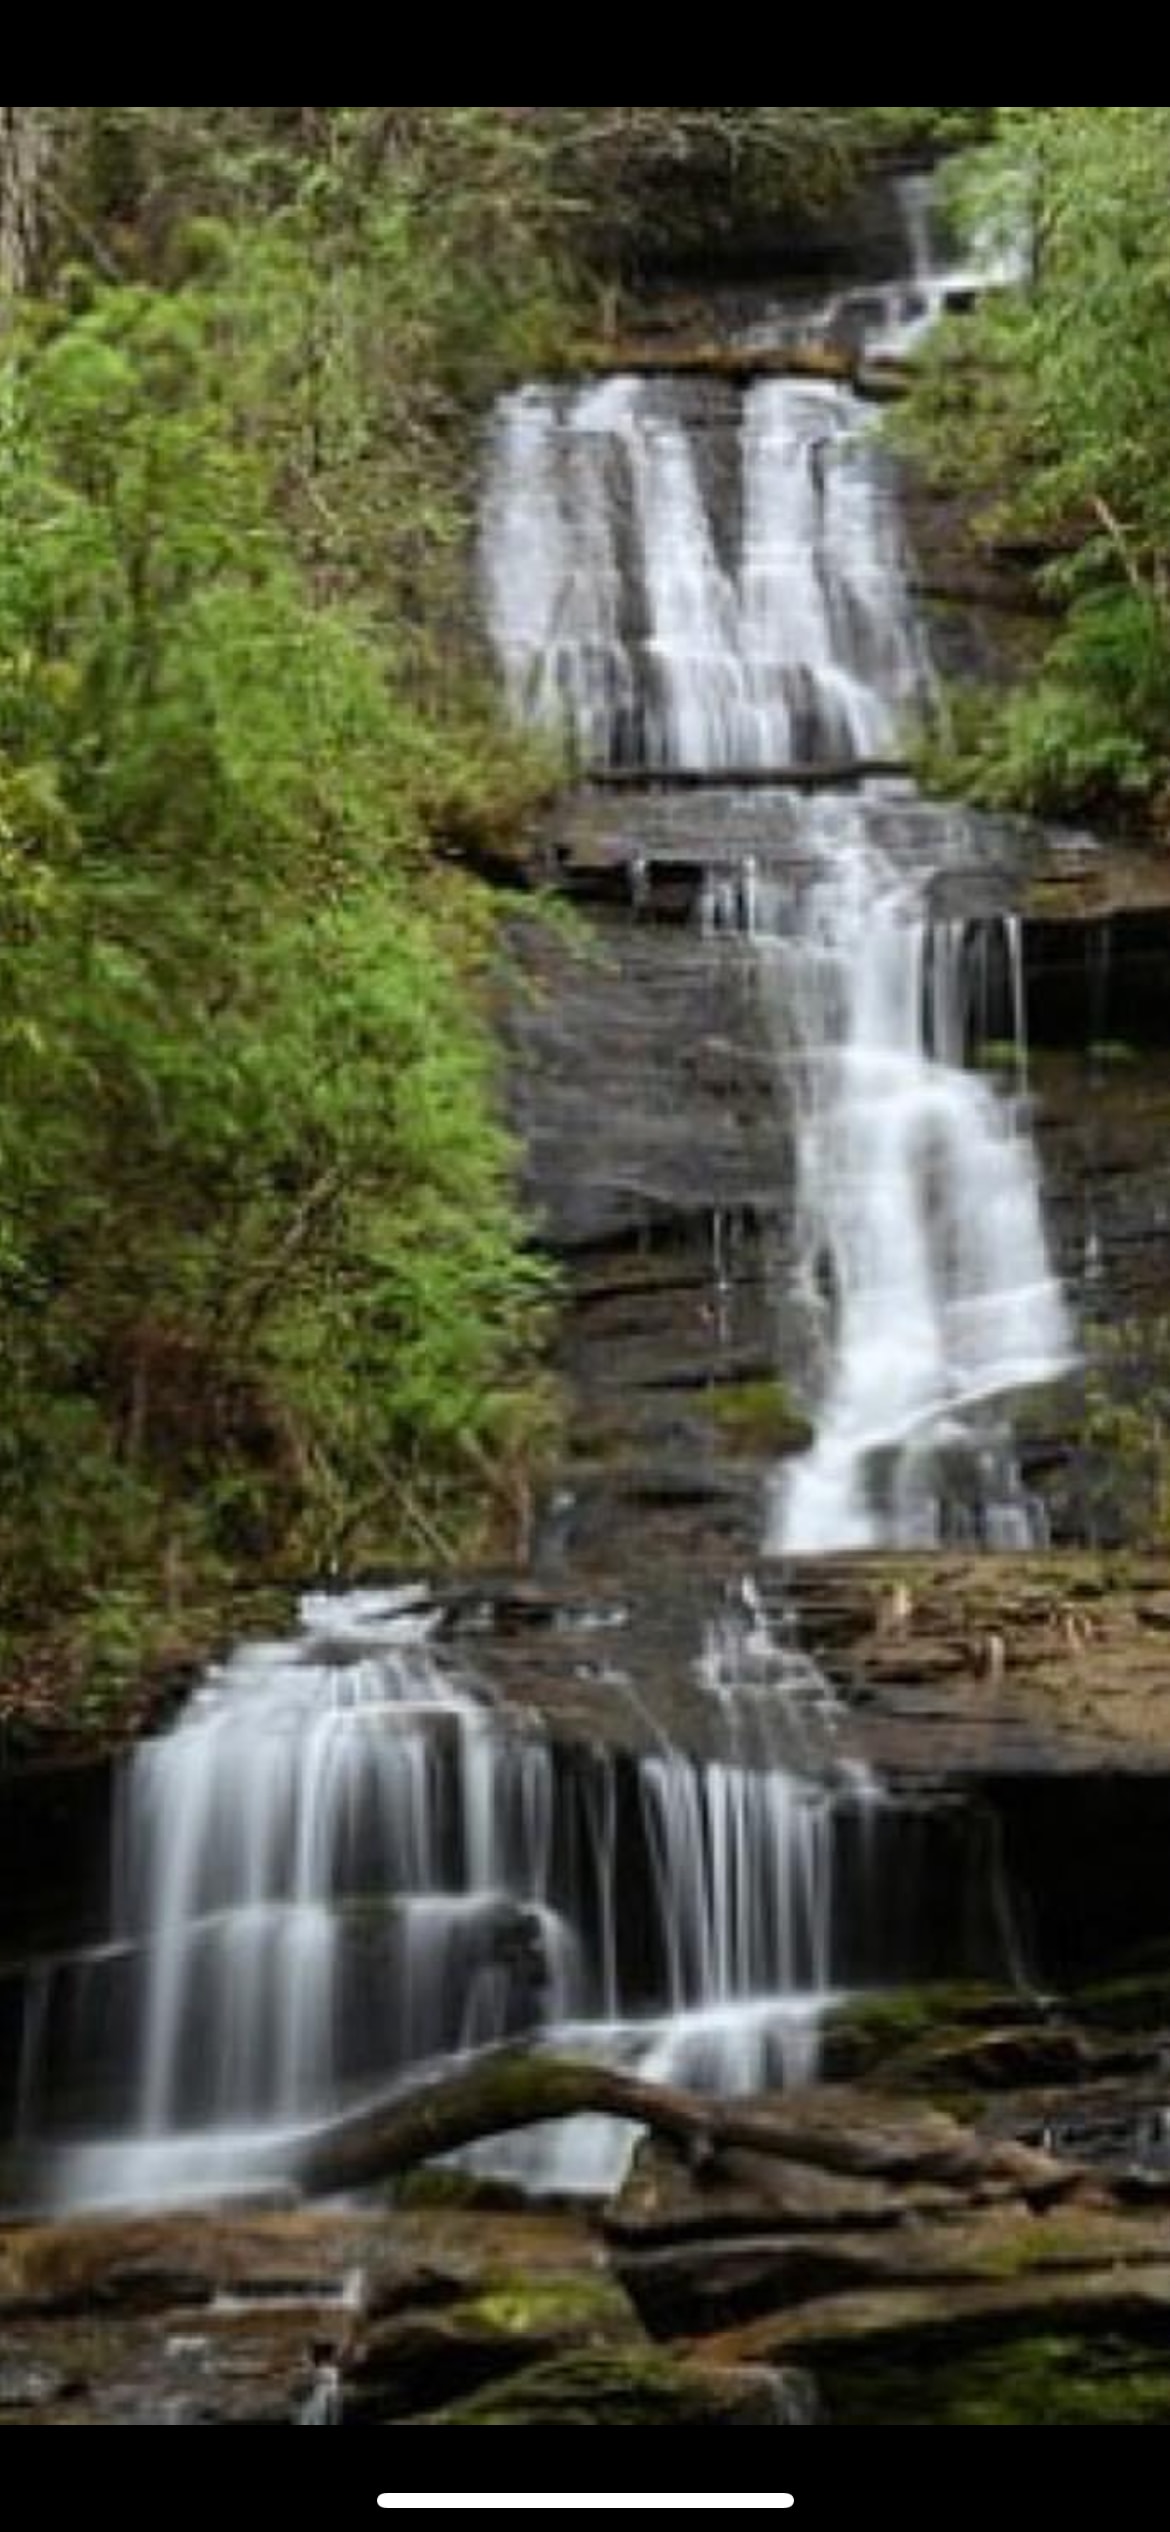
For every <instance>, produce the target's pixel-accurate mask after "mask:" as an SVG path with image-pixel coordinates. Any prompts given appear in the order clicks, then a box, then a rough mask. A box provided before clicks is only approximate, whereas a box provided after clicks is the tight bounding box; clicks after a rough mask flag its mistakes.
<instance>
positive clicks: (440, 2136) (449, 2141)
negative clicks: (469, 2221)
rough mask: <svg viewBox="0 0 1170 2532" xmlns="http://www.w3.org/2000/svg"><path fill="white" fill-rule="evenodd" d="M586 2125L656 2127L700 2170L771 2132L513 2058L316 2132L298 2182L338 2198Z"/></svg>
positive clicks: (615, 2078)
mask: <svg viewBox="0 0 1170 2532" xmlns="http://www.w3.org/2000/svg"><path fill="white" fill-rule="evenodd" d="M581 2118H607V2119H617V2120H619V2121H621V2122H622V2123H623V2124H626V2125H632V2126H636V2127H643V2128H648V2129H650V2130H652V2132H653V2133H654V2134H655V2135H657V2136H662V2137H665V2138H667V2139H668V2140H669V2141H670V2142H671V2143H672V2144H675V2145H680V2146H682V2147H683V2148H684V2150H685V2151H686V2153H687V2155H688V2157H689V2158H690V2159H691V2160H692V2162H694V2163H695V2164H696V2165H697V2166H700V2167H701V2166H702V2165H703V2164H705V2163H706V2162H708V2161H709V2160H710V2159H711V2157H712V2156H713V2155H714V2154H715V2153H717V2152H718V2150H719V2148H720V2146H722V2145H724V2144H729V2143H731V2142H733V2141H735V2138H734V2137H733V2134H732V2131H733V2130H737V2131H742V2130H743V2129H745V2128H748V2129H750V2130H751V2133H752V2137H753V2139H754V2141H755V2143H756V2144H757V2145H760V2144H761V2141H762V2140H761V2130H763V2129H766V2125H767V2122H766V2119H764V2118H762V2117H761V2116H760V2115H759V2114H757V2116H756V2119H755V2121H754V2123H753V2122H752V2121H751V2119H750V2118H748V2117H747V2116H746V2115H745V2114H740V2116H739V2118H738V2119H737V2118H736V2117H735V2115H734V2114H733V2112H732V2111H730V2110H728V2109H726V2108H725V2107H724V2106H723V2105H721V2104H719V2103H717V2102H713V2101H699V2100H697V2099H695V2098H694V2097H693V2096H692V2095H691V2094H689V2093H681V2092H674V2091H671V2090H669V2089H667V2088H666V2087H664V2086H661V2085H657V2084H643V2083H639V2082H638V2081H637V2079H636V2078H635V2077H634V2076H631V2075H622V2074H618V2073H615V2072H614V2071H612V2070H611V2069H610V2068H607V2067H604V2066H590V2065H586V2064H583V2063H582V2064H579V2063H577V2062H576V2061H575V2060H569V2059H564V2058H551V2057H542V2056H541V2055H539V2054H538V2053H536V2052H532V2051H517V2050H514V2049H507V2050H503V2051H499V2052H494V2053H493V2054H492V2055H490V2056H488V2057H483V2058H478V2059H477V2060H476V2062H475V2064H474V2065H472V2066H469V2067H465V2068H462V2069H460V2070H459V2071H458V2072H456V2073H444V2074H442V2075H439V2076H437V2077H435V2078H433V2079H432V2080H431V2081H430V2082H428V2083H425V2084H422V2085H419V2086H416V2087H413V2088H412V2089H410V2090H406V2091H397V2092H394V2093H391V2094H389V2095H388V2096H386V2097H385V2098H384V2099H382V2100H380V2101H376V2102H374V2103H372V2104H370V2105H369V2106H367V2107H366V2108H364V2109H361V2110H357V2111H353V2112H350V2113H347V2114H346V2116H345V2117H343V2118H340V2119H336V2120H333V2121H331V2122H330V2124H329V2125H328V2126H327V2127H323V2128H320V2129H317V2130H316V2131H315V2132H314V2133H313V2134H312V2135H311V2136H309V2137H307V2138H306V2140H305V2143H304V2146H303V2149H302V2151H301V2153H300V2154H299V2156H298V2158H297V2175H296V2176H297V2178H298V2180H299V2182H300V2185H301V2187H302V2188H303V2189H304V2190H305V2192H306V2194H307V2195H308V2196H310V2197H333V2196H336V2195H340V2194H341V2193H342V2192H343V2191H345V2190H350V2189H368V2188H371V2187H373V2186H375V2185H376V2184H378V2183H380V2182H383V2181H387V2180H394V2179H399V2178H401V2177H402V2176H403V2175H404V2174H405V2173H407V2172H410V2171H414V2170H416V2169H417V2167H418V2166H419V2165H420V2164H422V2163H432V2162H440V2161H442V2160H443V2159H444V2157H445V2156H447V2155H450V2154H460V2153H464V2152H465V2151H466V2150H467V2148H468V2147H469V2146H473V2145H483V2144H487V2143H489V2142H491V2141H493V2140H494V2139H495V2138H497V2137H504V2136H516V2135H518V2134H519V2133H520V2131H521V2130H522V2129H524V2128H532V2127H543V2126H545V2125H547V2124H550V2123H551V2124H558V2123H560V2122H562V2121H564V2120H566V2119H581ZM740 2141H742V2142H747V2141H749V2140H748V2138H747V2137H746V2136H741V2137H740Z"/></svg>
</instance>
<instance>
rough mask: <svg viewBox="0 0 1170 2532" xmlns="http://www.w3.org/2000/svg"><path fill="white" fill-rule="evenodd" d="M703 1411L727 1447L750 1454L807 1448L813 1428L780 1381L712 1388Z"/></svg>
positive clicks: (786, 1454)
mask: <svg viewBox="0 0 1170 2532" xmlns="http://www.w3.org/2000/svg"><path fill="white" fill-rule="evenodd" d="M704 1411H705V1413H706V1415H707V1417H708V1419H709V1421H710V1423H711V1424H712V1425H713V1426H714V1428H715V1430H716V1432H717V1434H718V1435H719V1437H720V1440H721V1441H722V1442H723V1444H724V1446H725V1447H726V1448H730V1449H734V1450H736V1451H738V1452H742V1453H744V1454H746V1455H750V1456H752V1457H756V1456H759V1457H761V1458H763V1457H769V1458H775V1459H785V1458H791V1457H794V1456H795V1454H796V1453H797V1452H798V1451H807V1450H808V1449H809V1448H810V1447H811V1444H812V1441H813V1428H812V1426H811V1424H810V1423H809V1421H808V1418H807V1416H804V1415H802V1414H801V1412H800V1409H799V1407H797V1406H796V1405H795V1403H794V1401H793V1399H792V1398H791V1397H790V1395H789V1393H788V1391H787V1389H786V1388H785V1387H784V1384H783V1382H782V1381H779V1380H754V1381H746V1382H743V1383H740V1384H738V1385H737V1386H736V1387H734V1388H731V1389H715V1390H713V1391H712V1392H711V1394H710V1396H709V1397H708V1398H707V1399H706V1400H705V1402H704Z"/></svg>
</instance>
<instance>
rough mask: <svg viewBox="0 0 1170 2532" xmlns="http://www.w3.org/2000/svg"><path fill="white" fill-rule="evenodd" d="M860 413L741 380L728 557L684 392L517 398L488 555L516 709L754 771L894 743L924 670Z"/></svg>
mask: <svg viewBox="0 0 1170 2532" xmlns="http://www.w3.org/2000/svg"><path fill="white" fill-rule="evenodd" d="M862 418H863V416H862V408H861V407H860V406H859V405H858V404H857V402H856V400H855V399H854V398H853V397H851V396H848V395H846V394H844V393H842V391H841V390H840V389H838V388H834V387H829V386H821V385H819V384H816V383H813V384H807V385H806V384H803V383H802V384H796V385H793V384H788V383H786V382H783V381H781V382H775V383H774V382H771V381H769V382H766V383H765V384H763V385H761V386H759V387H757V388H755V389H754V390H753V391H752V392H751V393H750V394H749V395H748V396H747V398H746V399H745V405H744V413H743V418H742V425H741V428H740V431H739V465H740V491H739V501H738V505H737V506H738V509H739V512H740V524H739V528H738V535H737V541H736V550H735V551H734V552H729V551H728V550H727V537H726V534H725V528H726V522H725V520H724V519H723V518H722V517H721V516H720V513H719V508H718V504H717V503H716V504H715V506H714V507H713V506H712V504H711V503H710V502H709V500H708V497H707V490H706V487H705V483H704V472H703V460H702V451H701V446H700V442H701V438H702V436H703V434H701V433H700V432H699V431H697V430H696V431H691V430H690V429H688V427H687V418H686V397H685V393H680V391H679V390H678V389H677V388H676V387H673V386H670V385H666V384H663V383H661V382H658V383H655V382H653V381H645V380H638V379H623V378H618V379H614V380H611V381H610V382H608V383H607V384H606V385H605V386H601V387H590V388H587V389H585V390H584V391H583V392H580V393H574V392H573V391H571V390H566V391H564V392H563V393H558V392H557V391H555V390H552V389H543V388H525V389H522V390H521V391H520V392H519V393H518V394H517V395H515V396H513V397H510V398H508V399H507V400H506V401H505V403H504V405H503V407H502V409H501V412H500V414H499V416H498V418H497V420H496V423H495V426H494V429H493V434H492V447H491V453H490V463H489V475H488V491H487V496H486V500H485V508H484V528H483V570H484V584H485V596H486V604H487V609H488V615H489V620H490V623H491V627H492V632H493V636H494V640H495V644H496V649H497V652H498V655H499V658H500V662H501V667H502V670H503V674H504V678H505V682H506V685H507V689H508V693H509V696H510V698H511V701H512V705H513V708H514V710H516V711H517V713H519V714H520V715H521V716H523V717H526V718H528V719H530V720H532V721H533V722H535V723H537V724H543V725H545V726H548V727H551V728H553V729H555V730H561V731H563V732H564V734H565V735H566V736H567V737H568V739H569V741H570V742H571V744H572V745H573V747H574V749H575V750H576V752H577V754H578V755H579V756H580V758H581V759H582V761H583V762H584V763H586V764H601V765H624V764H636V765H644V766H646V767H649V768H655V769H662V770H664V771H670V770H672V769H673V770H676V771H691V772H696V771H697V772H709V773H736V772H745V773H746V772H760V771H763V772H768V771H770V770H772V769H774V768H780V767H784V766H788V765H804V764H818V763H826V762H827V763H830V764H832V763H840V762H842V761H846V760H849V759H851V758H867V757H868V758H873V757H875V756H877V755H879V754H880V753H881V752H882V750H883V749H885V750H887V752H888V750H889V749H890V747H891V746H892V744H893V742H894V740H895V739H896V736H897V725H898V715H899V712H900V711H902V710H903V709H906V710H908V709H910V708H911V707H912V706H913V705H914V704H915V702H917V701H919V700H921V697H922V693H923V690H924V685H925V681H926V675H927V670H926V660H925V653H924V648H923V644H922V640H921V637H920V634H919V631H918V628H917V626H916V624H915V622H914V619H913V616H912V614H911V612H910V611H909V609H908V608H907V607H906V605H905V603H904V601H903V598H902V589H901V544H900V537H899V533H898V526H897V514H896V508H895V505H894V502H893V496H892V489H891V485H890V479H889V469H888V467H887V465H886V462H885V460H884V457H883V455H882V453H881V451H880V450H879V449H878V448H877V447H876V446H875V444H874V442H873V440H872V438H871V437H868V436H867V435H866V434H865V432H864V431H863V430H862V429H861V427H860V425H861V422H862ZM708 436H710V435H709V434H708Z"/></svg>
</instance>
